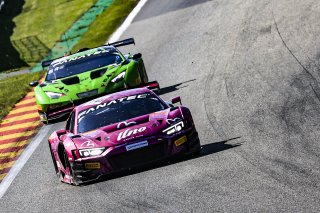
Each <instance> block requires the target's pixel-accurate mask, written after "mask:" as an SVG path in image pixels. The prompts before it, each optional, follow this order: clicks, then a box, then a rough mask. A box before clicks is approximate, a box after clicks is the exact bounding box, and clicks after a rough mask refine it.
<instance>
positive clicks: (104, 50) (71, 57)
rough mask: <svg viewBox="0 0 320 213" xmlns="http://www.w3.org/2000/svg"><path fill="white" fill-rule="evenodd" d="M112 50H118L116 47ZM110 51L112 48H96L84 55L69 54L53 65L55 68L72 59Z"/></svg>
mask: <svg viewBox="0 0 320 213" xmlns="http://www.w3.org/2000/svg"><path fill="white" fill-rule="evenodd" d="M112 50H113V52H116V51H115V50H114V49H112ZM109 52H111V49H110V48H109V49H102V48H99V49H98V50H94V51H91V52H88V53H86V54H83V55H72V56H69V57H65V58H62V59H60V60H57V61H54V62H52V64H51V66H52V67H54V68H55V67H56V66H59V65H62V64H64V63H67V62H71V61H75V60H79V59H83V58H87V57H90V56H94V55H101V54H105V53H109ZM59 68H60V67H59Z"/></svg>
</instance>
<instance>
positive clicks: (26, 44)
mask: <svg viewBox="0 0 320 213" xmlns="http://www.w3.org/2000/svg"><path fill="white" fill-rule="evenodd" d="M95 2H96V0H76V1H70V0H54V1H49V0H25V4H24V6H23V10H22V13H20V14H19V15H18V16H17V17H15V18H14V22H15V25H16V27H15V28H14V32H13V35H12V36H11V38H10V39H11V41H12V42H13V43H14V44H15V46H16V48H17V49H18V51H19V52H20V57H21V58H22V59H24V60H26V61H27V63H29V64H31V65H32V64H33V63H32V62H35V63H36V62H38V61H33V60H35V59H38V58H40V59H39V60H41V59H42V58H41V57H42V56H44V55H46V53H47V52H48V51H49V50H50V49H51V48H52V47H53V46H54V44H55V43H56V42H57V41H58V40H59V39H60V36H61V35H62V34H63V33H64V32H65V31H66V30H67V29H69V28H70V26H71V25H72V24H73V23H74V22H75V21H76V20H77V19H79V18H80V17H81V16H82V15H83V13H85V12H86V11H87V10H88V9H89V8H90V7H91V6H92V5H93V4H94V3H95ZM39 53H41V54H40V55H38V54H39Z"/></svg>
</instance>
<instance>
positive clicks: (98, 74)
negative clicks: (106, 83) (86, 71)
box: [90, 69, 107, 79]
mask: <svg viewBox="0 0 320 213" xmlns="http://www.w3.org/2000/svg"><path fill="white" fill-rule="evenodd" d="M106 71H107V69H102V70H96V71H92V72H91V73H90V78H91V79H96V78H100V77H101V76H103V75H104V74H105V73H106Z"/></svg>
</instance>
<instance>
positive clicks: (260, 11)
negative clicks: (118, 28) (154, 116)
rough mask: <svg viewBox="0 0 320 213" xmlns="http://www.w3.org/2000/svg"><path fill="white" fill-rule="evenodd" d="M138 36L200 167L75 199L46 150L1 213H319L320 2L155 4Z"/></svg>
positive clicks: (106, 185)
mask: <svg viewBox="0 0 320 213" xmlns="http://www.w3.org/2000/svg"><path fill="white" fill-rule="evenodd" d="M130 36H133V37H134V38H135V40H136V46H134V47H126V48H125V50H124V51H130V52H141V53H142V54H143V57H144V61H145V63H146V68H147V71H148V73H149V78H150V80H155V79H156V80H158V81H159V83H160V85H161V87H162V88H163V90H162V93H163V94H162V97H163V98H165V99H169V98H170V97H174V96H177V95H180V96H181V97H182V102H183V104H184V105H186V106H188V107H189V108H190V109H191V112H192V113H193V117H194V120H195V123H196V126H197V128H198V131H199V135H200V139H201V143H202V145H203V149H202V154H201V156H199V157H196V158H193V159H189V160H184V161H180V162H173V163H171V164H168V165H162V166H159V167H154V168H150V169H147V170H144V171H140V172H136V173H131V174H129V175H124V176H120V177H117V178H114V179H111V180H106V181H102V182H98V183H94V184H89V185H85V186H81V187H74V186H70V185H66V184H62V183H60V182H59V180H58V179H57V177H56V176H55V175H54V169H53V165H52V161H51V158H50V154H49V149H48V144H47V142H46V141H43V143H42V144H41V145H40V146H39V147H38V149H37V150H36V151H35V152H34V154H33V155H32V157H31V158H30V159H29V161H28V162H27V164H26V165H25V167H24V168H23V169H22V171H21V172H20V173H19V175H18V176H17V178H16V179H15V180H14V182H13V184H12V185H11V186H10V188H9V190H8V191H7V193H6V194H5V196H4V197H3V198H2V199H1V201H0V209H1V212H47V211H48V212H61V211H67V212H85V211H86V212H89V211H93V212H115V211H120V212H141V211H145V212H154V211H166V212H186V211H188V212H189V211H192V210H193V211H196V212H201V211H210V212H216V211H232V212H248V211H256V212H261V211H268V212H279V211H285V212H319V211H320V202H319V201H320V199H319V197H320V190H319V187H320V186H319V185H320V183H319V180H320V168H319V167H320V161H319V157H320V146H319V136H320V122H319V121H320V100H319V97H320V87H319V83H318V82H319V80H320V73H319V69H320V63H319V59H320V51H318V50H320V48H319V47H320V42H319V41H320V2H319V1H316V0H304V1H301V0H273V1H269V0H260V1H254V0H232V1H230V0H193V1H192V0H174V1H173V0H149V1H148V3H147V4H146V5H145V6H144V8H143V9H142V11H141V12H140V13H139V15H138V16H137V17H136V19H135V20H134V22H133V23H132V25H131V26H130V27H129V29H128V30H127V31H126V32H125V35H123V36H122V38H126V37H130ZM63 125H64V123H59V124H55V125H52V126H51V130H50V132H52V131H54V130H56V129H60V128H62V127H63Z"/></svg>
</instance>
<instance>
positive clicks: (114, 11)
mask: <svg viewBox="0 0 320 213" xmlns="http://www.w3.org/2000/svg"><path fill="white" fill-rule="evenodd" d="M138 2H139V0H114V2H113V3H112V4H111V5H110V6H109V7H108V8H107V9H106V10H105V11H104V12H103V13H101V14H100V15H99V16H98V17H97V18H96V20H95V21H94V22H93V23H92V24H91V25H90V27H89V29H88V31H87V32H86V33H85V34H84V35H83V37H82V38H81V39H80V41H79V42H78V44H77V45H75V46H74V47H73V48H72V52H75V51H77V50H79V49H81V48H84V47H89V48H92V47H96V46H100V45H103V44H104V43H105V42H106V39H107V38H108V37H109V36H110V35H111V34H112V33H113V32H114V31H115V30H116V29H117V28H118V27H119V26H120V24H121V23H122V22H123V21H124V19H125V18H126V17H127V16H128V14H129V13H130V12H131V11H132V9H133V8H134V7H135V6H136V5H137V3H138Z"/></svg>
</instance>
